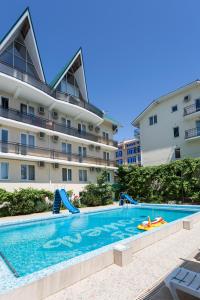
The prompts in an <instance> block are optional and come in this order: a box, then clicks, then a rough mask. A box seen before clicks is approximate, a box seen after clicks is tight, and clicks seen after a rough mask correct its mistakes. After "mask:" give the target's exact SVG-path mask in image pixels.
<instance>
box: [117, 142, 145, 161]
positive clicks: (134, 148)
mask: <svg viewBox="0 0 200 300" xmlns="http://www.w3.org/2000/svg"><path fill="white" fill-rule="evenodd" d="M140 152H141V149H140V140H139V139H136V138H134V139H130V140H126V141H123V142H120V143H119V144H118V150H117V151H116V152H115V157H116V164H117V165H119V166H121V165H140V164H141V153H140Z"/></svg>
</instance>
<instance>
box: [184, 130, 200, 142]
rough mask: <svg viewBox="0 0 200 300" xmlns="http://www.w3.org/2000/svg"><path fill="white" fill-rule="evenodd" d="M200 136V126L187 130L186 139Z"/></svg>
mask: <svg viewBox="0 0 200 300" xmlns="http://www.w3.org/2000/svg"><path fill="white" fill-rule="evenodd" d="M197 136H200V127H196V128H192V129H189V130H186V131H185V139H186V140H187V139H190V138H194V137H197Z"/></svg>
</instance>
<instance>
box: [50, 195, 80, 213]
mask: <svg viewBox="0 0 200 300" xmlns="http://www.w3.org/2000/svg"><path fill="white" fill-rule="evenodd" d="M61 203H63V204H64V206H65V207H66V209H68V210H69V212H71V213H72V214H76V213H80V210H79V209H78V208H77V207H75V206H74V205H73V204H72V203H71V201H70V199H69V195H68V193H67V192H66V191H65V189H57V190H56V191H55V195H54V203H53V214H59V213H60V207H61Z"/></svg>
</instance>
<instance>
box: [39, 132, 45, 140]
mask: <svg viewBox="0 0 200 300" xmlns="http://www.w3.org/2000/svg"><path fill="white" fill-rule="evenodd" d="M38 137H39V139H40V140H43V139H44V138H45V133H44V132H42V131H41V132H39V133H38Z"/></svg>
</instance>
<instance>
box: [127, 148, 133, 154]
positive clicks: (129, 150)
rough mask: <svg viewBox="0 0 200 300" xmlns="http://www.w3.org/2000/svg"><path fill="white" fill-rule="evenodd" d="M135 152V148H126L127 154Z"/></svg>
mask: <svg viewBox="0 0 200 300" xmlns="http://www.w3.org/2000/svg"><path fill="white" fill-rule="evenodd" d="M134 152H135V148H132V149H127V154H128V155H131V154H133V153H134Z"/></svg>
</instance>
